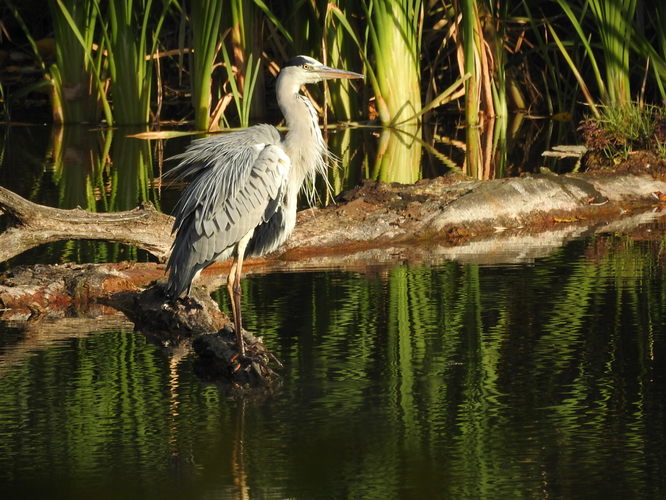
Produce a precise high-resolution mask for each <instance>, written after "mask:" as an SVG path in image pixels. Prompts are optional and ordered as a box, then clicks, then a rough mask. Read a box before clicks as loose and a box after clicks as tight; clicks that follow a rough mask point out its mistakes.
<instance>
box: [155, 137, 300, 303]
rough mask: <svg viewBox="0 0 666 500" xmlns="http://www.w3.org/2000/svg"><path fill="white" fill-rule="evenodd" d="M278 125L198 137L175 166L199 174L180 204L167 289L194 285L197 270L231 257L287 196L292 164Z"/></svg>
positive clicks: (185, 172) (180, 172) (179, 289)
mask: <svg viewBox="0 0 666 500" xmlns="http://www.w3.org/2000/svg"><path fill="white" fill-rule="evenodd" d="M279 141H280V135H279V133H278V132H277V130H276V129H275V128H274V127H271V126H268V125H258V126H255V127H251V128H249V129H246V130H243V131H239V132H232V133H230V134H226V135H221V136H215V137H211V138H208V139H203V140H198V141H195V142H193V143H192V145H191V147H190V148H188V149H187V151H186V152H185V153H183V154H182V155H179V157H180V159H181V162H180V164H179V165H178V166H177V167H176V168H175V169H173V170H177V171H176V172H175V175H176V176H177V177H180V178H182V177H187V176H191V175H195V178H194V180H193V181H192V182H191V184H190V185H189V186H187V188H186V189H185V190H184V192H183V194H182V196H181V198H180V201H179V202H178V204H177V205H176V209H175V217H176V220H175V222H174V226H173V231H174V232H176V239H175V241H174V244H173V248H172V253H171V257H170V258H169V262H168V264H167V269H169V270H170V275H169V284H168V292H169V294H170V295H172V296H179V295H180V294H182V293H183V292H184V291H185V290H188V289H189V286H190V284H191V281H192V279H193V278H194V276H195V275H196V273H197V272H198V271H200V270H201V269H203V268H205V267H207V266H208V265H210V264H211V263H212V262H214V261H215V260H218V259H226V258H228V257H229V256H230V255H231V253H232V251H233V248H234V246H235V244H236V243H237V242H238V240H240V239H241V238H242V237H243V236H245V235H246V234H247V233H248V232H249V231H252V230H254V228H255V227H256V226H257V225H259V224H262V223H263V222H265V221H266V220H267V218H269V217H270V216H271V215H272V213H274V212H275V210H276V207H277V205H278V204H279V200H280V199H281V197H282V196H284V192H285V188H286V182H287V176H288V173H289V168H290V164H289V161H288V158H287V156H286V155H285V154H284V152H283V151H282V149H281V147H280V146H279Z"/></svg>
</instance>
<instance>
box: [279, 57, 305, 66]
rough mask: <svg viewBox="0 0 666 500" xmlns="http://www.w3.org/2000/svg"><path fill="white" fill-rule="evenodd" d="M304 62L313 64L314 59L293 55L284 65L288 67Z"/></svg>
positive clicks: (301, 64) (300, 64)
mask: <svg viewBox="0 0 666 500" xmlns="http://www.w3.org/2000/svg"><path fill="white" fill-rule="evenodd" d="M304 64H312V59H309V58H307V57H303V56H296V57H292V58H291V59H289V60H288V61H287V62H286V63H284V66H282V67H283V68H286V67H288V66H303V65H304Z"/></svg>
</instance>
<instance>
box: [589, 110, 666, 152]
mask: <svg viewBox="0 0 666 500" xmlns="http://www.w3.org/2000/svg"><path fill="white" fill-rule="evenodd" d="M579 129H580V131H581V132H582V135H583V138H584V140H585V143H586V145H587V146H588V147H589V148H591V149H593V150H596V151H600V152H602V153H603V154H604V155H605V156H606V157H607V158H611V159H613V158H626V157H627V156H628V155H629V153H630V152H632V151H637V150H648V151H652V152H653V153H655V155H656V156H657V157H658V158H659V159H661V160H662V161H666V154H665V153H666V151H665V150H664V144H666V116H665V115H664V108H660V107H656V106H648V105H643V106H639V105H638V104H635V103H628V104H625V105H624V106H621V107H615V106H604V107H602V108H601V109H600V112H599V114H598V116H592V117H588V118H586V119H585V120H583V122H582V123H581V125H580V128H579Z"/></svg>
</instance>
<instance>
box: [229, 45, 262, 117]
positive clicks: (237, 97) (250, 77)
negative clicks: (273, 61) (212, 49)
mask: <svg viewBox="0 0 666 500" xmlns="http://www.w3.org/2000/svg"><path fill="white" fill-rule="evenodd" d="M222 56H223V57H224V67H225V69H226V70H227V77H228V79H229V86H230V87H231V94H232V96H233V100H234V104H235V105H236V110H237V111H238V119H239V121H240V126H241V127H247V126H249V124H250V111H251V110H252V94H253V92H254V86H255V84H256V83H257V76H258V74H259V71H260V69H261V61H256V64H253V58H252V54H250V55H249V57H248V59H247V66H246V68H245V69H246V72H245V74H241V73H240V72H239V73H238V74H234V70H233V66H232V65H231V59H230V58H229V51H228V50H227V49H226V47H225V46H224V44H223V45H222ZM237 80H242V81H244V82H245V85H244V88H243V89H242V90H241V89H240V88H239V85H238V82H237Z"/></svg>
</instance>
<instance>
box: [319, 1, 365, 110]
mask: <svg viewBox="0 0 666 500" xmlns="http://www.w3.org/2000/svg"><path fill="white" fill-rule="evenodd" d="M341 3H344V2H340V1H339V0H334V1H331V2H329V4H328V8H327V9H326V15H325V17H324V38H323V40H322V52H323V56H324V60H323V62H324V63H325V64H328V65H330V66H333V67H336V68H357V67H359V66H360V62H361V61H360V59H359V55H358V49H357V48H356V47H355V46H354V44H353V43H352V41H351V40H350V39H349V38H348V37H347V36H345V33H346V30H345V28H344V26H343V25H342V23H341V22H339V21H338V22H336V17H335V16H334V15H333V12H334V9H336V10H337V11H338V12H340V13H342V15H344V16H345V17H346V18H347V19H349V18H350V17H352V16H353V15H354V14H358V13H357V12H354V11H353V10H352V9H353V7H352V5H347V6H346V8H345V10H344V11H343V10H342V8H341V7H339V5H340V4H341ZM350 12H351V15H350ZM330 85H335V92H330V93H328V94H327V98H328V104H329V106H330V108H331V110H332V111H333V115H334V116H335V119H336V120H338V121H350V120H352V119H353V118H354V117H355V116H357V115H358V110H359V109H360V106H358V99H357V95H358V94H357V93H356V92H354V91H353V88H352V82H351V81H350V80H339V81H337V82H330V83H329V84H328V85H327V88H329V87H330Z"/></svg>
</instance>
